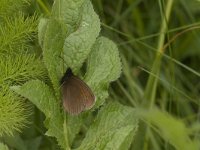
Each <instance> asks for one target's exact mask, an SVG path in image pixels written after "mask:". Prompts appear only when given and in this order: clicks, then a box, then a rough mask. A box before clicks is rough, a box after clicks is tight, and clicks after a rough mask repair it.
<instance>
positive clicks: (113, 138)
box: [77, 103, 138, 150]
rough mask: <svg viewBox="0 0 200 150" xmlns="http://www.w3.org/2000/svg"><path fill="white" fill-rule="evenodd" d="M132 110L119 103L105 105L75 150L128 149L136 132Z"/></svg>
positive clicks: (136, 122) (135, 120)
mask: <svg viewBox="0 0 200 150" xmlns="http://www.w3.org/2000/svg"><path fill="white" fill-rule="evenodd" d="M133 114H134V110H133V109H132V108H129V107H125V106H122V105H121V104H119V103H110V104H108V105H106V106H105V107H104V108H103V109H102V110H101V111H100V113H99V114H98V116H97V118H96V120H95V121H94V123H93V124H92V125H91V127H90V128H89V130H88V132H87V134H86V137H85V139H84V140H83V142H82V144H81V146H80V147H79V148H78V149H77V150H95V149H96V150H99V149H104V150H107V149H114V150H120V149H121V150H124V149H128V148H129V146H130V143H131V141H132V138H133V136H134V134H135V132H136V130H137V124H138V121H137V119H136V117H135V116H134V115H133Z"/></svg>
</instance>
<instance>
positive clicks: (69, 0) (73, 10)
mask: <svg viewBox="0 0 200 150" xmlns="http://www.w3.org/2000/svg"><path fill="white" fill-rule="evenodd" d="M85 1H86V0H55V1H54V5H53V7H52V17H53V18H56V19H59V20H60V21H62V22H63V23H64V24H65V25H66V26H67V29H68V33H71V32H73V31H74V30H75V29H76V28H77V26H78V25H79V23H80V20H81V16H82V15H81V14H82V5H83V4H84V2H85Z"/></svg>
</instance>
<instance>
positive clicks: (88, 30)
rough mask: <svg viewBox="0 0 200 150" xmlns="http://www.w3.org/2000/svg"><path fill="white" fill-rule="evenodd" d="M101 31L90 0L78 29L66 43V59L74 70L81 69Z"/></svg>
mask: <svg viewBox="0 0 200 150" xmlns="http://www.w3.org/2000/svg"><path fill="white" fill-rule="evenodd" d="M99 31H100V21H99V18H98V16H97V15H96V13H95V12H94V10H93V7H92V4H91V2H90V1H86V2H85V3H84V5H83V13H82V19H81V22H80V25H79V27H78V29H77V30H76V31H75V32H73V33H71V34H70V35H69V36H68V37H67V38H66V39H65V43H64V60H65V62H66V64H67V67H71V68H72V70H73V71H75V72H76V71H77V70H79V68H80V67H81V66H82V64H83V62H84V61H85V59H86V58H87V57H88V54H89V53H90V51H91V47H92V45H93V43H94V42H95V40H96V37H97V36H98V34H99Z"/></svg>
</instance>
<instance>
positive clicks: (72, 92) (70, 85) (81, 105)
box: [62, 76, 95, 115]
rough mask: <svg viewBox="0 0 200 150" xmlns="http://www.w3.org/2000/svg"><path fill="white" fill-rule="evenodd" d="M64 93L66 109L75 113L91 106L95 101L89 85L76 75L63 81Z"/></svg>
mask: <svg viewBox="0 0 200 150" xmlns="http://www.w3.org/2000/svg"><path fill="white" fill-rule="evenodd" d="M62 93H63V106H64V109H65V110H66V111H67V112H69V113H70V114H74V115H76V114H79V113H80V112H82V111H84V110H85V109H89V108H91V106H92V105H93V104H94V101H95V97H94V95H93V93H92V91H91V89H90V88H89V87H88V85H87V84H86V83H85V82H83V81H82V80H80V79H79V78H78V77H76V76H71V77H69V78H67V80H65V81H64V82H63V84H62Z"/></svg>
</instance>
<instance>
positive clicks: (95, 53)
mask: <svg viewBox="0 0 200 150" xmlns="http://www.w3.org/2000/svg"><path fill="white" fill-rule="evenodd" d="M120 73H121V61H120V58H119V52H118V49H117V46H116V45H115V44H114V43H113V42H112V41H111V40H109V39H107V38H105V37H100V38H98V39H97V41H96V42H95V44H94V45H93V47H92V52H91V54H90V56H89V58H88V68H87V73H86V78H85V80H86V82H87V83H88V84H89V85H90V87H91V88H92V89H93V91H94V92H95V96H96V97H97V102H96V106H99V105H101V104H102V103H103V102H104V100H105V98H106V97H107V96H108V93H107V91H108V84H109V83H110V82H111V81H114V80H116V79H117V78H118V77H119V76H120Z"/></svg>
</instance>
